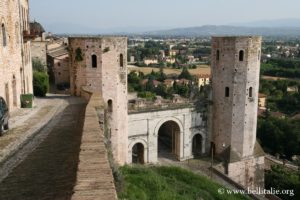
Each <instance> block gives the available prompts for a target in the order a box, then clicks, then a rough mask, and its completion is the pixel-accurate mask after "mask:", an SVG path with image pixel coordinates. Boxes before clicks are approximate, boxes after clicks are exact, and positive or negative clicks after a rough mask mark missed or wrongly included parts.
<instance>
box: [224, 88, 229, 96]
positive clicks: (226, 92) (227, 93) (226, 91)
mask: <svg viewBox="0 0 300 200" xmlns="http://www.w3.org/2000/svg"><path fill="white" fill-rule="evenodd" d="M225 97H229V87H226V88H225Z"/></svg>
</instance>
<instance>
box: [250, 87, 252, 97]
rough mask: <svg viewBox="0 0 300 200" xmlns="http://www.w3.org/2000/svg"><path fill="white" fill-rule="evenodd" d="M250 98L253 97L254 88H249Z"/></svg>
mask: <svg viewBox="0 0 300 200" xmlns="http://www.w3.org/2000/svg"><path fill="white" fill-rule="evenodd" d="M249 97H252V87H250V88H249Z"/></svg>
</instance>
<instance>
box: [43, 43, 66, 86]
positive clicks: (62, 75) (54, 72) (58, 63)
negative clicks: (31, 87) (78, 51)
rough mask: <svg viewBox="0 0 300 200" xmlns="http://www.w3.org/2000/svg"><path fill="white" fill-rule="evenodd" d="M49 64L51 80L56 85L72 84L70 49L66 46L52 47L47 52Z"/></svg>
mask: <svg viewBox="0 0 300 200" xmlns="http://www.w3.org/2000/svg"><path fill="white" fill-rule="evenodd" d="M47 66H48V73H49V76H50V82H51V83H53V84H54V85H55V86H56V87H57V86H59V87H60V86H61V87H66V86H69V85H70V63H69V51H68V50H67V48H66V47H64V46H62V47H59V48H55V49H51V50H49V51H48V54H47Z"/></svg>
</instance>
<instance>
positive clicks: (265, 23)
mask: <svg viewBox="0 0 300 200" xmlns="http://www.w3.org/2000/svg"><path fill="white" fill-rule="evenodd" d="M229 25H232V26H246V27H300V19H297V18H295V19H291V18H290V19H275V20H274V19H273V20H259V21H252V22H246V23H233V24H229Z"/></svg>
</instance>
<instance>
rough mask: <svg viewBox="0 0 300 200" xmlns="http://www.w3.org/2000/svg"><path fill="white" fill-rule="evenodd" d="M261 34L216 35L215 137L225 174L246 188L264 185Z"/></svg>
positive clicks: (213, 123) (214, 42)
mask: <svg viewBox="0 0 300 200" xmlns="http://www.w3.org/2000/svg"><path fill="white" fill-rule="evenodd" d="M260 54H261V37H257V36H255V37H252V36H241V37H213V38H212V58H211V62H212V79H213V84H212V87H213V116H212V126H213V127H212V138H213V143H214V150H215V154H216V156H217V157H219V158H220V159H221V160H223V161H224V163H225V173H226V174H227V175H228V176H229V177H231V178H232V179H234V180H236V181H237V182H238V183H240V184H242V185H244V186H245V187H256V186H263V163H264V157H263V151H262V150H261V148H260V147H259V145H258V144H257V143H256V124H257V109H258V108H257V106H258V89H259V72H260Z"/></svg>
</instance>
